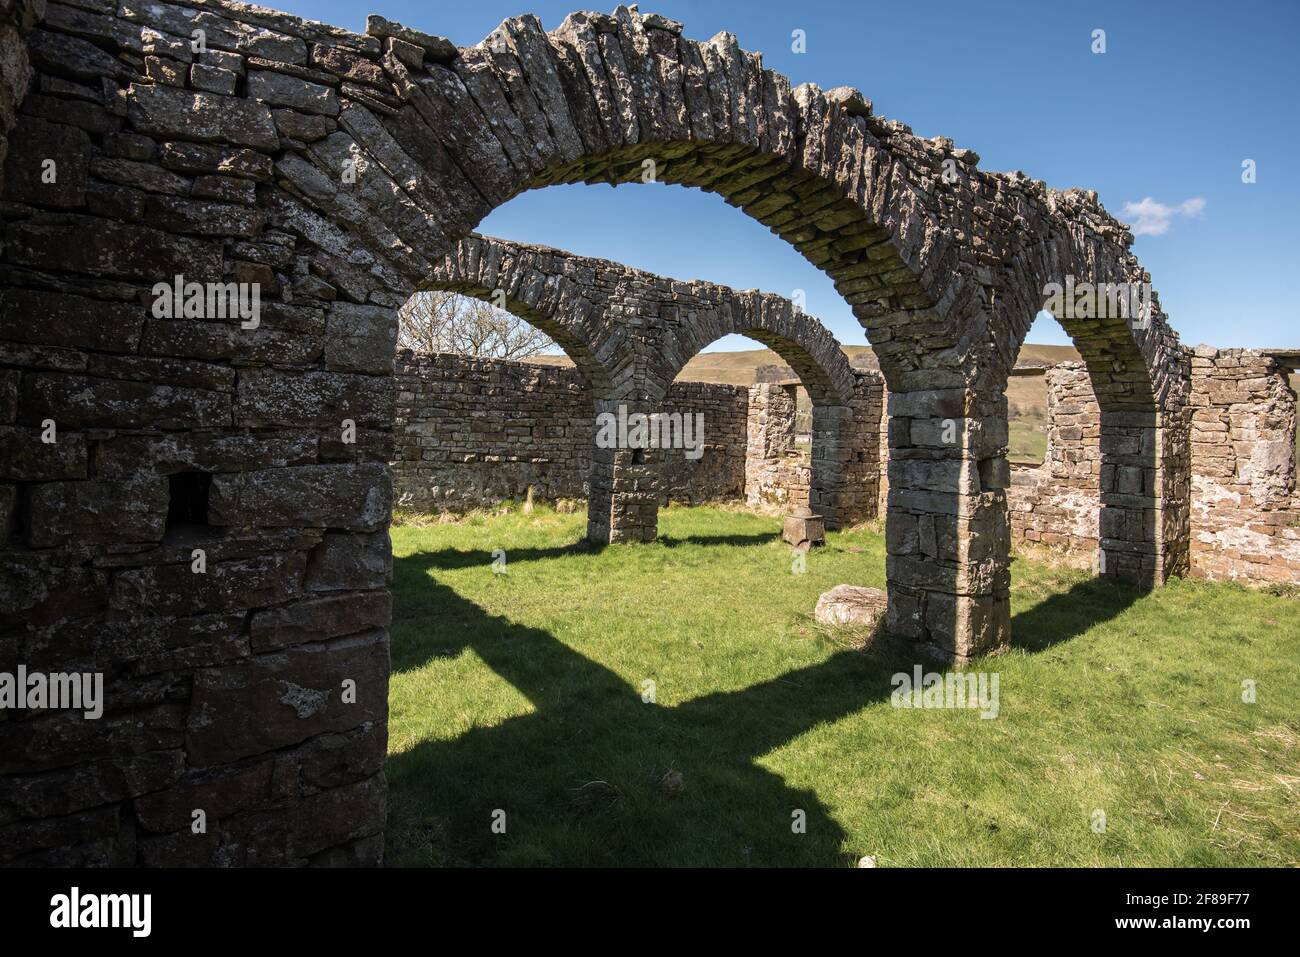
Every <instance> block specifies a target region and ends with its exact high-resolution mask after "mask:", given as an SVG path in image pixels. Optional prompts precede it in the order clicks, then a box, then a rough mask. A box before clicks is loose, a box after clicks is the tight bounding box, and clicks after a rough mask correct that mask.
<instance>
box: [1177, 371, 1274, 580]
mask: <svg viewBox="0 0 1300 957" xmlns="http://www.w3.org/2000/svg"><path fill="white" fill-rule="evenodd" d="M1287 371H1288V370H1287V369H1285V368H1282V367H1280V366H1279V364H1278V362H1277V360H1276V359H1274V358H1273V357H1272V356H1270V355H1268V354H1267V353H1264V352H1260V351H1256V350H1251V349H1214V348H1211V347H1209V346H1198V347H1197V348H1196V349H1195V351H1194V352H1193V355H1192V397H1191V405H1192V410H1193V411H1192V442H1191V455H1192V472H1193V474H1192V541H1191V552H1192V573H1193V574H1194V575H1197V576H1199V577H1203V578H1214V579H1227V580H1241V581H1247V582H1253V583H1278V582H1288V583H1293V584H1297V583H1300V497H1298V496H1297V494H1296V462H1295V456H1296V395H1295V392H1293V391H1292V389H1291V386H1290V383H1289V382H1288V381H1287V374H1286V373H1287Z"/></svg>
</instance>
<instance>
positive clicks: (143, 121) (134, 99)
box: [126, 83, 280, 152]
mask: <svg viewBox="0 0 1300 957" xmlns="http://www.w3.org/2000/svg"><path fill="white" fill-rule="evenodd" d="M126 102H127V107H126V110H127V112H126V115H127V118H128V119H129V120H130V121H131V125H132V126H134V127H135V128H136V129H137V130H139V131H140V132H141V133H148V134H150V135H151V136H160V137H173V136H174V137H177V138H179V139H184V140H199V141H201V142H209V143H212V142H216V143H231V144H233V145H235V146H247V147H251V148H252V149H259V150H266V151H268V152H273V151H275V150H277V149H279V147H280V137H279V136H278V135H277V134H276V132H275V124H274V123H273V122H272V121H271V111H270V110H268V109H267V108H266V107H265V106H263V105H262V104H260V103H254V102H251V101H249V100H245V99H243V98H241V97H235V96H219V95H217V94H215V93H202V92H192V91H189V90H178V89H176V88H174V87H170V86H162V85H159V84H153V85H144V84H140V83H132V84H131V86H130V87H129V88H128V89H127V91H126Z"/></svg>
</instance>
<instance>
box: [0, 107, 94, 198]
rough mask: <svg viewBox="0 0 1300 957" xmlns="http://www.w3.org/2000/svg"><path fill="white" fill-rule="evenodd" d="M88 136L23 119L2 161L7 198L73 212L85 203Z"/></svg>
mask: <svg viewBox="0 0 1300 957" xmlns="http://www.w3.org/2000/svg"><path fill="white" fill-rule="evenodd" d="M89 157H90V137H88V136H87V135H86V134H85V133H84V132H83V131H82V130H79V129H77V128H76V127H72V126H62V125H59V124H56V123H47V122H45V121H44V120H40V119H36V118H35V117H32V118H28V119H25V120H24V121H23V122H22V124H21V126H20V127H19V133H18V135H16V136H15V137H14V138H13V143H12V145H11V146H10V149H9V155H8V156H7V157H6V158H5V161H4V182H5V184H6V185H5V189H6V194H7V196H8V198H9V199H12V200H15V201H17V202H20V203H30V204H32V205H33V206H50V207H54V208H56V209H76V208H77V207H79V206H84V205H85V204H86V176H87V162H88V159H89Z"/></svg>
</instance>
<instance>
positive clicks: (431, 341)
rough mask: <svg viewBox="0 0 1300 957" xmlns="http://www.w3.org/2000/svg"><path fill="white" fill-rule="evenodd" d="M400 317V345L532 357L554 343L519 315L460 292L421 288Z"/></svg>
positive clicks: (420, 349) (497, 356)
mask: <svg viewBox="0 0 1300 957" xmlns="http://www.w3.org/2000/svg"><path fill="white" fill-rule="evenodd" d="M398 317H399V320H400V324H399V326H398V339H397V344H398V345H399V346H401V347H402V348H404V349H413V350H414V351H416V352H456V353H459V354H461V355H466V356H478V357H480V358H484V359H527V358H529V357H530V356H535V355H540V354H541V353H543V352H547V351H550V350H552V349H554V348H555V343H554V342H552V341H551V339H550V337H549V336H547V335H546V333H544V332H542V331H541V330H540V329H536V328H534V327H533V326H530V325H529V324H528V323H527V322H525V321H524V320H522V319H520V318H519V317H518V316H515V315H513V314H511V313H509V312H506V311H505V310H504V309H498V308H496V307H495V306H493V305H492V304H491V303H489V302H484V301H483V300H481V299H474V298H471V297H470V296H462V295H461V294H460V293H455V292H441V291H430V292H417V293H416V294H415V295H414V296H412V297H411V298H410V299H409V300H407V303H406V305H404V306H403V307H402V308H401V309H400V310H399V311H398Z"/></svg>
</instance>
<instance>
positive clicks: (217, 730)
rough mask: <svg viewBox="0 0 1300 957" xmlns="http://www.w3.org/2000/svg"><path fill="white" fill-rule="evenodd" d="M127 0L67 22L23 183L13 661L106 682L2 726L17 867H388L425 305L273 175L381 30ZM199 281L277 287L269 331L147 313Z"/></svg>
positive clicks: (2, 787)
mask: <svg viewBox="0 0 1300 957" xmlns="http://www.w3.org/2000/svg"><path fill="white" fill-rule="evenodd" d="M6 9H8V8H6ZM117 9H118V8H117V7H116V6H115V5H113V4H110V3H99V2H82V3H79V4H78V5H76V6H72V5H67V4H59V3H50V4H49V5H48V12H47V15H46V18H45V20H44V22H43V23H42V24H41V26H40V27H38V28H36V29H33V30H32V31H31V32H30V34H29V35H28V46H29V51H30V53H31V64H32V66H33V67H34V68H35V75H34V78H33V81H32V83H31V89H30V92H29V94H28V95H27V97H26V98H25V99H24V100H23V101H22V104H21V107H20V111H19V114H18V118H17V123H16V125H15V127H14V128H13V130H12V131H11V133H10V136H9V139H8V154H7V156H6V158H5V165H4V170H5V174H4V194H3V202H0V216H3V218H4V221H5V223H4V225H5V234H4V243H3V250H2V251H0V252H2V255H3V260H2V261H0V287H3V296H2V297H0V527H3V529H4V530H5V532H6V534H5V536H4V538H3V541H2V542H0V670H4V671H13V669H14V668H15V663H16V662H21V663H22V664H23V665H24V666H26V668H28V669H29V670H30V671H40V672H47V673H51V672H67V671H79V672H90V673H102V674H103V676H104V695H103V698H104V713H103V715H102V716H101V717H100V718H98V719H96V720H85V719H83V717H82V714H81V713H80V712H76V711H28V710H21V711H15V710H7V709H6V710H4V711H2V712H0V863H21V864H24V865H59V866H80V865H121V866H127V865H140V864H144V865H161V864H166V865H172V866H177V865H224V866H241V865H322V864H324V865H330V864H375V863H378V862H379V861H380V860H381V857H382V852H383V834H382V832H383V828H384V820H385V782H384V776H383V767H384V760H385V756H386V743H387V731H386V728H387V714H388V673H389V650H388V632H387V626H388V623H389V621H390V619H391V599H390V596H389V593H388V590H387V581H388V578H389V574H390V569H391V556H390V549H389V541H388V531H387V526H388V521H389V504H390V503H389V478H388V468H387V466H386V464H385V463H386V462H387V461H388V459H389V458H391V447H392V441H391V435H392V433H391V430H392V418H393V406H392V395H393V390H392V388H391V385H392V374H391V373H392V361H393V351H394V343H395V338H396V320H395V315H394V311H393V310H394V308H395V307H396V306H398V305H400V303H401V301H402V300H401V299H400V298H398V297H396V296H394V297H392V298H391V299H389V300H385V299H384V298H383V294H382V293H381V292H380V291H379V290H377V289H376V290H374V292H373V295H372V292H371V290H372V287H373V284H374V279H373V274H372V273H370V272H369V271H368V267H367V266H366V265H365V264H364V262H363V257H361V256H360V255H358V256H357V257H354V258H351V259H345V256H344V255H339V256H337V257H336V256H335V255H334V254H333V253H331V252H329V251H325V250H322V249H321V248H320V247H319V246H318V245H316V244H315V243H314V242H313V241H312V239H311V238H309V237H316V238H320V237H321V236H322V235H323V233H322V231H325V232H328V228H327V227H325V226H324V224H323V222H322V221H321V220H320V219H318V218H314V217H313V214H310V213H308V212H307V211H306V210H305V209H304V208H303V207H301V206H299V205H296V204H295V202H294V201H292V200H290V199H288V198H287V197H286V195H285V194H284V193H282V192H280V191H278V190H277V188H276V187H275V185H274V184H273V180H274V178H275V174H274V164H275V162H276V160H277V159H278V158H281V159H282V158H283V152H282V151H283V150H284V149H286V148H287V146H288V144H293V143H299V144H300V143H301V142H302V141H303V139H319V138H320V137H323V136H325V135H327V134H328V133H330V132H332V131H334V130H335V129H336V128H337V126H338V121H337V119H336V116H337V114H338V112H339V108H338V104H337V100H336V99H335V97H336V93H335V89H336V88H337V87H338V86H339V84H340V82H342V83H343V86H344V87H351V86H352V85H357V86H358V87H361V88H365V87H370V88H373V87H374V85H375V84H376V83H378V84H379V85H380V86H381V87H385V86H387V84H386V82H385V81H384V80H383V79H382V73H381V71H380V70H379V67H378V66H377V64H376V63H375V62H374V60H375V59H376V58H378V57H379V55H380V53H381V47H382V46H383V44H382V41H381V40H380V39H379V38H377V37H363V36H358V35H355V34H351V33H347V32H346V31H338V30H334V29H333V28H329V27H325V26H322V25H313V24H310V23H307V22H304V21H299V20H296V19H294V18H291V17H282V16H281V15H279V14H269V13H265V12H259V11H260V8H255V7H245V6H242V5H241V6H234V5H232V6H230V7H229V8H223V9H226V10H227V12H228V13H229V16H222V17H218V16H216V15H214V14H213V13H211V12H209V11H208V10H205V11H203V12H200V13H198V14H197V15H196V14H195V13H194V11H185V10H183V9H182V8H179V7H172V6H160V7H157V8H155V7H149V8H148V9H147V10H145V11H141V10H140V9H138V8H122V12H121V14H120V15H118V13H117ZM196 16H197V17H198V21H196V19H195V18H196ZM142 20H147V21H149V22H152V23H153V24H154V25H156V26H159V27H168V28H170V30H171V31H174V32H168V33H162V32H158V31H156V30H150V29H148V28H146V27H145V26H144V25H143V24H142V22H141V21H142ZM258 21H261V22H260V23H259V22H258ZM4 22H6V21H3V20H2V18H0V44H4V43H7V42H8V40H7V39H6V37H8V36H9V34H8V33H7V32H6V30H5V29H4V26H3V23H4ZM196 22H199V25H202V26H204V27H205V28H206V29H207V38H208V50H207V52H205V53H202V54H197V55H196V54H193V53H192V51H191V48H190V45H189V40H188V36H189V31H190V30H191V29H192V28H193V26H194V25H195V23H196ZM266 23H271V24H273V27H272V28H268V27H266V26H265V25H264V24H266ZM285 31H288V32H285ZM110 50H111V51H113V52H109V51H110ZM309 59H310V60H311V62H312V63H314V64H316V66H315V67H310V68H309V67H308V66H307V63H308V60H309ZM326 70H334V71H337V73H348V74H349V78H348V79H346V80H342V81H340V78H339V77H338V76H337V74H329V75H330V76H332V77H333V79H331V80H330V83H329V85H320V84H316V83H311V82H309V81H306V80H302V79H300V78H298V77H296V76H294V75H293V74H294V72H295V71H297V72H299V73H308V74H309V75H311V76H315V77H318V78H319V77H320V76H321V75H324V71H326ZM311 71H315V72H311ZM146 77H148V80H146ZM377 78H378V79H377ZM187 86H190V87H193V89H186V87H187ZM128 88H132V92H130V93H128V92H127V91H128ZM237 88H239V89H246V90H249V91H253V90H255V89H256V90H260V91H261V92H262V95H263V98H264V101H263V102H257V101H255V100H253V99H244V98H242V97H234V96H228V95H226V94H230V93H234V92H235V90H236V89H237ZM213 90H216V91H220V90H224V91H225V93H224V94H223V93H221V92H214V93H209V92H200V91H213ZM309 90H310V91H315V93H317V94H319V96H311V95H307V96H297V97H295V91H297V92H299V93H301V92H304V91H309ZM364 95H365V94H364V92H363V90H362V89H359V90H358V96H364ZM375 95H376V96H388V95H390V94H388V93H384V92H383V91H382V89H381V90H378V91H377V92H376V94H375ZM203 97H207V99H206V100H204V99H202V98H203ZM0 99H2V98H0ZM196 103H202V104H207V105H209V106H212V105H214V104H219V108H218V107H214V109H213V111H212V112H208V113H203V114H201V115H196V113H195V112H194V106H195V104H196ZM0 106H2V104H0ZM46 158H56V159H57V161H58V177H57V180H56V181H55V182H50V183H45V182H43V181H42V178H41V172H42V162H43V160H45V159H46ZM335 252H339V253H342V251H341V250H337V249H336V250H335ZM354 252H358V251H357V250H354ZM365 255H369V254H368V253H366V254H365ZM371 261H372V262H373V259H372V260H371ZM177 274H183V275H184V276H185V279H186V280H187V281H191V282H200V283H207V282H232V281H233V282H247V283H252V282H258V283H260V284H261V293H262V302H261V317H260V325H259V327H258V328H256V329H252V330H245V329H242V328H241V327H240V322H239V320H238V319H237V318H235V319H231V318H227V319H220V318H216V317H209V318H195V317H177V318H159V317H157V316H155V315H154V314H153V312H152V310H151V308H150V304H151V302H152V300H153V296H152V295H151V289H152V287H153V286H154V284H155V283H158V282H159V281H170V280H171V279H172V277H174V276H175V275H177ZM345 421H351V422H352V423H354V424H355V426H356V429H357V431H356V436H355V441H354V442H348V441H346V440H345V438H344V427H345V425H344V424H345ZM47 422H49V423H53V426H54V430H55V431H54V433H52V434H51V438H52V439H53V440H52V441H48V442H47V441H43V440H42V435H43V433H45V432H46V423H47ZM199 553H201V558H202V562H201V564H196V562H197V561H198V558H199V557H200V556H199ZM199 568H201V570H196V569H199ZM344 680H347V681H349V682H352V683H354V687H355V697H354V698H352V699H351V700H348V701H345V700H344V695H343V690H344V689H343V684H342V683H343V681H344ZM195 810H202V811H204V813H205V815H206V823H207V829H206V832H204V833H201V834H196V833H194V832H193V831H192V829H191V824H192V822H193V817H192V815H193V812H194V811H195Z"/></svg>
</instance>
